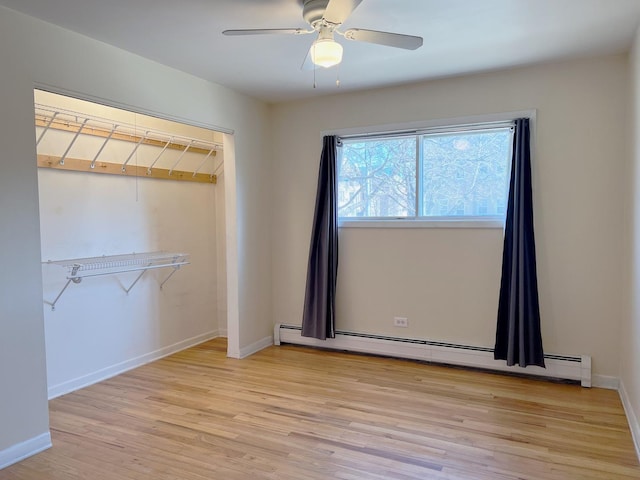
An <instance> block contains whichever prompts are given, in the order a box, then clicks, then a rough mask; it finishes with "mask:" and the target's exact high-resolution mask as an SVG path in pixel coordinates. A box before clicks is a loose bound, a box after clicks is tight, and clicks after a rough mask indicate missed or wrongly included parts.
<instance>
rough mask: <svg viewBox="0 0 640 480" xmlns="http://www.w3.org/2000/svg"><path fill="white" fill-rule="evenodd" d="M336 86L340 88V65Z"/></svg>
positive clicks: (337, 69) (337, 71)
mask: <svg viewBox="0 0 640 480" xmlns="http://www.w3.org/2000/svg"><path fill="white" fill-rule="evenodd" d="M336 87H338V88H340V65H338V67H337V68H336Z"/></svg>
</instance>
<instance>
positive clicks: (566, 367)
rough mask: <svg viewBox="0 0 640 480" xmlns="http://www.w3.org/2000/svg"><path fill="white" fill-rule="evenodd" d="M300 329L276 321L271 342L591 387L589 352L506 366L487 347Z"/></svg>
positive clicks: (553, 356)
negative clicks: (307, 333)
mask: <svg viewBox="0 0 640 480" xmlns="http://www.w3.org/2000/svg"><path fill="white" fill-rule="evenodd" d="M301 330H302V328H301V327H300V326H297V325H285V324H281V323H278V324H276V326H275V328H274V335H273V339H274V344H276V345H280V344H282V343H291V344H296V345H308V346H312V347H321V348H329V349H332V350H345V351H350V352H360V353H371V354H374V355H384V356H389V357H398V358H407V359H412V360H422V361H425V362H433V363H442V364H448V365H460V366H465V367H473V368H481V369H486V370H496V371H503V372H510V373H518V374H524V375H533V376H542V377H550V378H555V379H562V380H574V381H577V382H580V385H582V386H583V387H590V386H591V357H590V356H588V355H581V356H568V355H549V354H546V355H545V356H544V358H545V365H546V367H547V368H541V367H536V366H529V367H527V368H522V367H518V366H513V367H509V366H507V365H506V363H505V362H504V361H502V360H494V358H493V349H492V348H488V347H475V346H471V345H458V344H455V343H445V342H434V341H430V340H420V339H414V338H400V337H389V336H384V335H374V334H368V333H357V332H340V331H338V332H336V336H335V338H331V339H327V340H317V339H315V338H309V337H303V336H302V335H301Z"/></svg>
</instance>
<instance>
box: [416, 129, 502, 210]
mask: <svg viewBox="0 0 640 480" xmlns="http://www.w3.org/2000/svg"><path fill="white" fill-rule="evenodd" d="M511 138H512V133H511V129H509V128H504V129H499V130H492V131H485V132H465V133H450V134H435V135H425V136H423V137H422V149H423V151H422V158H423V175H422V181H423V203H422V209H423V213H422V215H425V216H464V215H468V216H487V215H502V216H504V215H505V213H506V212H505V206H506V196H507V189H508V175H509V169H510V163H511V162H510V159H509V156H510V152H511V141H512V140H511Z"/></svg>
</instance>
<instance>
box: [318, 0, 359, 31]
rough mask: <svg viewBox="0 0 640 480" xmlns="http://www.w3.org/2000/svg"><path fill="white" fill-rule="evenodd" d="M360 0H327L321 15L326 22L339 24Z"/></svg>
mask: <svg viewBox="0 0 640 480" xmlns="http://www.w3.org/2000/svg"><path fill="white" fill-rule="evenodd" d="M361 2H362V0H329V4H328V5H327V9H326V10H325V11H324V15H323V16H322V17H323V18H324V19H325V20H326V21H327V22H331V23H335V24H337V25H341V24H343V23H344V22H345V20H346V19H347V17H348V16H349V15H351V12H353V11H354V10H355V9H356V7H357V6H358V5H360V3H361Z"/></svg>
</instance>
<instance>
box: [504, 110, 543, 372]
mask: <svg viewBox="0 0 640 480" xmlns="http://www.w3.org/2000/svg"><path fill="white" fill-rule="evenodd" d="M494 357H495V359H496V360H506V361H507V365H515V364H518V365H520V366H521V367H526V366H527V365H538V366H540V367H544V352H543V350H542V335H541V333H540V307H539V304H538V279H537V273H536V246H535V240H534V235H533V202H532V194H531V151H530V139H529V119H528V118H521V119H518V120H516V122H515V132H514V136H513V156H512V159H511V182H510V186H509V204H508V206H507V219H506V223H505V232H504V250H503V253H502V280H501V282H500V300H499V305H498V324H497V328H496V346H495V350H494Z"/></svg>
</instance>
